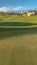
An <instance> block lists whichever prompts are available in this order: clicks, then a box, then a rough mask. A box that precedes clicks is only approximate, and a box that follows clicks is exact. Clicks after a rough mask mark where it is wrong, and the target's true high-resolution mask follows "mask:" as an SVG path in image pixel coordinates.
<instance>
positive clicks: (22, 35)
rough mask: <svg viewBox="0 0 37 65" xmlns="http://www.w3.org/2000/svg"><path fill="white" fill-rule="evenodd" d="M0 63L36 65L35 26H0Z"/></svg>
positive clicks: (36, 44) (36, 37) (36, 40)
mask: <svg viewBox="0 0 37 65" xmlns="http://www.w3.org/2000/svg"><path fill="white" fill-rule="evenodd" d="M0 65H37V27H33V28H3V27H0Z"/></svg>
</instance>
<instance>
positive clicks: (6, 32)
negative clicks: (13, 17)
mask: <svg viewBox="0 0 37 65" xmlns="http://www.w3.org/2000/svg"><path fill="white" fill-rule="evenodd" d="M29 34H37V27H33V28H2V27H0V39H4V38H9V37H13V36H19V35H29Z"/></svg>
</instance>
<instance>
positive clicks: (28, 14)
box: [27, 11, 35, 16]
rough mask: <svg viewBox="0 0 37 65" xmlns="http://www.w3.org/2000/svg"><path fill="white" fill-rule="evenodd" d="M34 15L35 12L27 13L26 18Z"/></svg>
mask: <svg viewBox="0 0 37 65" xmlns="http://www.w3.org/2000/svg"><path fill="white" fill-rule="evenodd" d="M31 15H35V11H28V12H27V16H31Z"/></svg>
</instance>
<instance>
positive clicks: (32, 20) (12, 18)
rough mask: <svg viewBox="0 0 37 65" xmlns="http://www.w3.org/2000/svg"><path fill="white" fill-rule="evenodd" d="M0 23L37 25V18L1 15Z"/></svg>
mask: <svg viewBox="0 0 37 65" xmlns="http://www.w3.org/2000/svg"><path fill="white" fill-rule="evenodd" d="M0 22H30V23H37V16H30V17H25V16H13V15H0Z"/></svg>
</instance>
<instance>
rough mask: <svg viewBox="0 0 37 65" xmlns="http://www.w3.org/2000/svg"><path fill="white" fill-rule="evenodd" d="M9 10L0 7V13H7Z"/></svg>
mask: <svg viewBox="0 0 37 65" xmlns="http://www.w3.org/2000/svg"><path fill="white" fill-rule="evenodd" d="M9 10H10V8H7V7H0V12H8V11H9Z"/></svg>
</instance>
